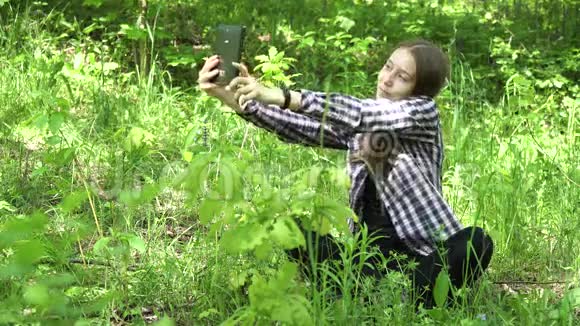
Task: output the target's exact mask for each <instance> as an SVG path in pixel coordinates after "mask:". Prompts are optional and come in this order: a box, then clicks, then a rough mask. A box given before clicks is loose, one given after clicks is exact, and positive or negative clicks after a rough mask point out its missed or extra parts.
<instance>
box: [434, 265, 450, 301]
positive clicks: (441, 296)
mask: <svg viewBox="0 0 580 326" xmlns="http://www.w3.org/2000/svg"><path fill="white" fill-rule="evenodd" d="M448 294H449V275H448V274H447V271H444V270H442V271H441V272H439V275H437V279H436V280H435V286H434V287H433V297H434V298H435V304H436V305H437V307H440V308H442V307H443V306H444V305H445V302H446V301H447V295H448Z"/></svg>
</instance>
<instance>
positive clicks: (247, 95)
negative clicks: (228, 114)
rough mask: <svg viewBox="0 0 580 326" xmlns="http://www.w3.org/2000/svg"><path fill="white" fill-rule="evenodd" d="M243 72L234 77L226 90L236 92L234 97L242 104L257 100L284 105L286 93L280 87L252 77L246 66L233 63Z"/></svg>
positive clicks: (242, 105) (241, 105)
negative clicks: (263, 83)
mask: <svg viewBox="0 0 580 326" xmlns="http://www.w3.org/2000/svg"><path fill="white" fill-rule="evenodd" d="M233 65H234V66H235V67H236V68H238V70H240V72H241V74H240V75H241V77H236V78H234V79H233V80H232V81H231V82H230V84H229V85H228V86H226V90H230V91H233V92H234V98H235V100H236V101H237V102H238V104H239V105H240V107H244V106H245V105H246V104H247V102H248V101H250V100H256V101H258V102H261V103H263V104H266V105H269V104H273V105H282V103H284V94H283V92H282V90H281V89H279V88H268V87H266V86H264V85H262V84H260V83H258V81H257V80H256V79H255V78H253V77H251V76H250V74H249V73H248V68H246V66H244V65H242V64H239V63H233Z"/></svg>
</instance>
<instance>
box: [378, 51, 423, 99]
mask: <svg viewBox="0 0 580 326" xmlns="http://www.w3.org/2000/svg"><path fill="white" fill-rule="evenodd" d="M416 69H417V66H416V64H415V59H414V58H413V56H412V55H411V52H409V50H408V49H406V48H398V49H397V50H395V52H393V54H391V57H390V58H389V60H387V63H386V64H385V65H384V66H383V69H381V71H380V72H379V79H378V83H377V99H380V98H387V99H390V100H400V99H402V98H405V97H408V96H410V95H411V93H412V92H413V89H414V88H415V82H416V79H415V78H416V72H417V71H416Z"/></svg>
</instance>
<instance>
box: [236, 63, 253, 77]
mask: <svg viewBox="0 0 580 326" xmlns="http://www.w3.org/2000/svg"><path fill="white" fill-rule="evenodd" d="M232 65H233V66H234V67H236V68H237V69H238V70H239V71H240V75H241V76H242V77H250V73H249V72H248V67H246V65H244V64H241V63H237V62H232Z"/></svg>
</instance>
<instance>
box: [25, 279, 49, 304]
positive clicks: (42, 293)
mask: <svg viewBox="0 0 580 326" xmlns="http://www.w3.org/2000/svg"><path fill="white" fill-rule="evenodd" d="M24 300H26V302H28V303H29V304H32V305H36V306H41V307H47V306H49V304H50V302H51V300H52V298H51V295H50V293H49V292H48V287H47V286H45V285H43V284H35V285H32V286H29V287H27V288H26V290H24Z"/></svg>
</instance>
